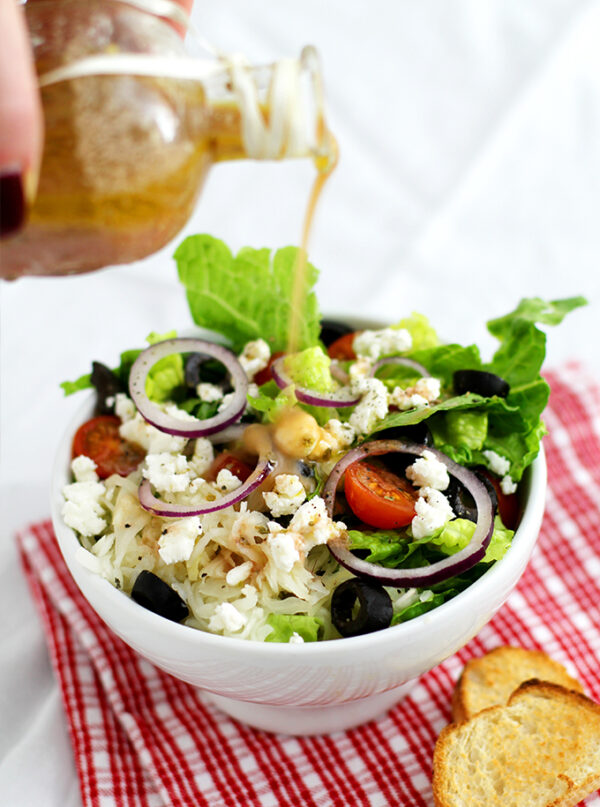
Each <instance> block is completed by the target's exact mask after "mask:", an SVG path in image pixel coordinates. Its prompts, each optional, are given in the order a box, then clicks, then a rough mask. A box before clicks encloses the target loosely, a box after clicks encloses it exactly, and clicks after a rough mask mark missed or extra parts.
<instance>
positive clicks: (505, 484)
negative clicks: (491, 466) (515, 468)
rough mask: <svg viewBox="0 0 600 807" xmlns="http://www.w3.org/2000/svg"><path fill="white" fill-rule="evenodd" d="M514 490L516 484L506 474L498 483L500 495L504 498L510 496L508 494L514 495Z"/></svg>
mask: <svg viewBox="0 0 600 807" xmlns="http://www.w3.org/2000/svg"><path fill="white" fill-rule="evenodd" d="M516 489H517V483H516V482H515V481H514V479H511V477H510V476H509V475H508V474H507V475H506V476H503V477H502V480H501V482H500V490H501V491H502V493H504V494H505V495H506V496H510V494H511V493H514V492H515V491H516Z"/></svg>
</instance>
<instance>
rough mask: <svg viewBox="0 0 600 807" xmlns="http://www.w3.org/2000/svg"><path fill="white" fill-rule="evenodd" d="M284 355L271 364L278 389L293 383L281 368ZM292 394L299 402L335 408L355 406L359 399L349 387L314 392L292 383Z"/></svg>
mask: <svg viewBox="0 0 600 807" xmlns="http://www.w3.org/2000/svg"><path fill="white" fill-rule="evenodd" d="M284 359H285V356H281V357H280V358H279V359H276V360H275V361H274V362H273V364H272V365H271V374H272V376H273V380H274V381H275V383H276V384H277V386H278V387H279V389H286V388H287V387H289V386H291V385H292V384H294V382H293V380H292V379H291V378H290V377H289V376H288V375H287V373H286V372H285V370H284V368H283V362H284ZM294 394H295V396H296V398H297V399H298V400H299V401H300V403H304V404H309V405H310V406H332V407H335V408H339V407H343V406H356V404H357V403H358V402H359V401H360V396H359V397H357V396H356V395H353V394H352V393H351V392H350V390H349V389H347V388H345V389H341V390H338V391H337V392H314V391H313V390H309V389H306V388H305V387H298V386H297V385H295V384H294Z"/></svg>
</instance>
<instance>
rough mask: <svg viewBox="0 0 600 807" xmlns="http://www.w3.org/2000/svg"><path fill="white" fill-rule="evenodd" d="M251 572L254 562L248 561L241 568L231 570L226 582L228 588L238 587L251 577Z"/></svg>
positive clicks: (240, 565) (241, 564)
mask: <svg viewBox="0 0 600 807" xmlns="http://www.w3.org/2000/svg"><path fill="white" fill-rule="evenodd" d="M251 571H252V561H250V560H247V561H246V562H245V563H240V564H239V566H234V567H233V569H230V570H229V571H228V572H227V574H226V575H225V582H226V583H227V585H228V586H237V585H238V584H239V583H243V582H244V580H247V579H248V577H250V572H251Z"/></svg>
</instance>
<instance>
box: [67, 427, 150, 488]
mask: <svg viewBox="0 0 600 807" xmlns="http://www.w3.org/2000/svg"><path fill="white" fill-rule="evenodd" d="M120 425H121V421H120V419H119V418H118V417H116V416H115V415H99V416H98V417H95V418H92V419H91V420H88V421H86V422H85V423H84V424H82V425H81V426H80V427H79V429H77V432H76V433H75V437H74V438H73V456H74V457H78V456H79V455H80V454H84V455H85V456H86V457H89V458H90V459H92V460H94V462H95V463H96V466H97V467H96V473H97V474H98V476H99V477H100V479H106V478H107V477H109V476H110V475H111V474H119V476H127V475H128V474H130V473H132V471H135V470H136V469H137V467H138V465H139V464H140V462H141V461H142V460H143V459H144V457H145V456H146V452H145V451H144V449H143V448H142V447H141V446H138V445H135V444H134V443H128V442H127V440H123V438H122V437H121V435H120V434H119V426H120Z"/></svg>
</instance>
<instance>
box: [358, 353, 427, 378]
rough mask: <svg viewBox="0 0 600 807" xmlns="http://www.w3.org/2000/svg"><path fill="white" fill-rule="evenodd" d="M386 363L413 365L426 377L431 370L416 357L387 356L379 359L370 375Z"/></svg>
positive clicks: (414, 368) (413, 367)
mask: <svg viewBox="0 0 600 807" xmlns="http://www.w3.org/2000/svg"><path fill="white" fill-rule="evenodd" d="M386 364H402V365H403V366H404V367H412V369H413V370H416V371H417V373H419V374H420V375H422V376H423V377H424V378H426V377H427V376H428V375H429V371H428V370H427V369H426V368H425V367H423V365H422V364H419V362H418V361H415V360H414V359H409V358H406V357H405V356H387V358H383V359H379V361H378V362H377V363H376V364H374V365H373V367H372V369H371V373H370V375H372V376H374V375H375V374H376V373H377V371H378V370H380V369H381V368H382V367H384V366H385V365H386Z"/></svg>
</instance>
